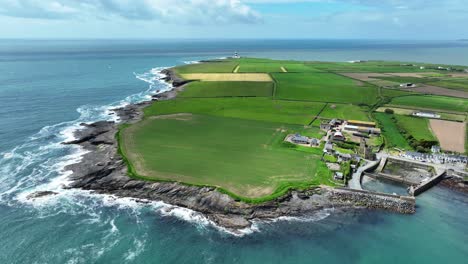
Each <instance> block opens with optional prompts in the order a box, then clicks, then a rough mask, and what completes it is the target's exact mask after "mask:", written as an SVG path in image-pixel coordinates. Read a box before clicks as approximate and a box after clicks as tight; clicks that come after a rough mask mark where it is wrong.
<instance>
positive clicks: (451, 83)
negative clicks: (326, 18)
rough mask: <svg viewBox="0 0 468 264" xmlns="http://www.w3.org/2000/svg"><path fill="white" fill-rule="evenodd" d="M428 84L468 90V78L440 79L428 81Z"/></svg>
mask: <svg viewBox="0 0 468 264" xmlns="http://www.w3.org/2000/svg"><path fill="white" fill-rule="evenodd" d="M428 84H430V85H434V86H439V87H444V88H449V89H454V90H460V91H465V92H468V78H450V79H442V80H440V81H437V82H430V83H428Z"/></svg>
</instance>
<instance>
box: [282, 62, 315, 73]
mask: <svg viewBox="0 0 468 264" xmlns="http://www.w3.org/2000/svg"><path fill="white" fill-rule="evenodd" d="M283 67H284V68H285V69H286V70H287V71H288V72H311V73H314V72H323V71H321V70H319V69H315V68H313V67H311V66H309V65H307V64H299V63H285V64H283Z"/></svg>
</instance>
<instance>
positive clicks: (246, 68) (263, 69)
mask: <svg viewBox="0 0 468 264" xmlns="http://www.w3.org/2000/svg"><path fill="white" fill-rule="evenodd" d="M281 66H283V65H282V64H281V63H272V62H269V63H261V62H253V63H241V64H240V65H239V71H238V72H244V73H248V72H260V73H270V72H282V70H281Z"/></svg>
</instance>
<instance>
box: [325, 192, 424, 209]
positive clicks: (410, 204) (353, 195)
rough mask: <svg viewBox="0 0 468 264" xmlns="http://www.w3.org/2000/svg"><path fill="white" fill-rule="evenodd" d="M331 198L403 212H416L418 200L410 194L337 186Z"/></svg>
mask: <svg viewBox="0 0 468 264" xmlns="http://www.w3.org/2000/svg"><path fill="white" fill-rule="evenodd" d="M331 199H336V200H339V201H340V202H347V203H349V204H354V205H358V206H362V207H366V208H370V209H382V210H388V211H394V212H398V213H403V214H412V213H414V212H416V200H415V198H414V197H410V196H399V195H393V194H384V193H376V192H369V191H361V190H349V189H343V188H336V189H334V190H333V197H331Z"/></svg>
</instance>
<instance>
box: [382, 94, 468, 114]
mask: <svg viewBox="0 0 468 264" xmlns="http://www.w3.org/2000/svg"><path fill="white" fill-rule="evenodd" d="M390 104H391V105H401V106H413V107H422V108H428V109H439V110H447V111H458V112H467V111H468V100H466V99H462V98H455V97H445V96H435V95H427V96H426V95H425V96H422V95H414V96H402V97H396V98H393V99H392V101H391V102H390Z"/></svg>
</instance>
